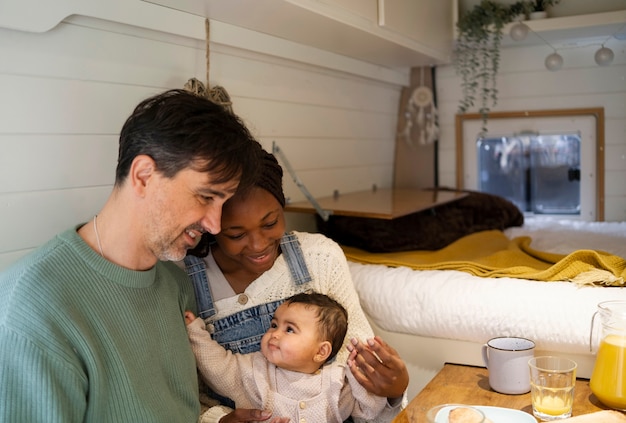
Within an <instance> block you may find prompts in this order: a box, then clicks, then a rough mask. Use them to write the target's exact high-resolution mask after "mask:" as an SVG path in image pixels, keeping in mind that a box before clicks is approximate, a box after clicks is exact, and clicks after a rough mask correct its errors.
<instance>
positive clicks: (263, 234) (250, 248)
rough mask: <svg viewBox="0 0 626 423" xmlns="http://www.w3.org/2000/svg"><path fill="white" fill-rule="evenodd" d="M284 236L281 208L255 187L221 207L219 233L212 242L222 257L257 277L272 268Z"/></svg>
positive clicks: (274, 200)
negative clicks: (214, 242)
mask: <svg viewBox="0 0 626 423" xmlns="http://www.w3.org/2000/svg"><path fill="white" fill-rule="evenodd" d="M284 233H285V215H284V212H283V208H282V206H281V205H280V203H279V202H278V200H276V198H275V197H274V196H273V195H272V194H270V193H269V192H268V191H266V190H264V189H262V188H258V187H254V188H252V189H251V190H250V191H249V192H247V193H246V195H245V197H244V196H240V195H236V196H235V197H232V198H231V199H230V200H229V201H227V202H226V203H225V204H224V207H223V210H222V231H221V232H220V233H219V234H218V235H216V236H215V239H216V241H217V244H218V246H219V249H220V250H221V253H223V255H224V256H225V258H227V259H228V260H230V261H231V262H235V264H237V265H238V266H239V267H241V268H243V269H245V270H247V271H249V272H251V273H253V274H254V275H256V276H259V275H261V274H262V273H264V272H266V271H267V270H269V269H270V268H271V267H272V266H273V265H274V262H275V261H276V258H277V257H278V254H279V245H280V239H281V238H282V236H283V234H284ZM229 264H231V265H232V264H233V263H229ZM220 267H222V265H221V264H220ZM222 270H225V269H222Z"/></svg>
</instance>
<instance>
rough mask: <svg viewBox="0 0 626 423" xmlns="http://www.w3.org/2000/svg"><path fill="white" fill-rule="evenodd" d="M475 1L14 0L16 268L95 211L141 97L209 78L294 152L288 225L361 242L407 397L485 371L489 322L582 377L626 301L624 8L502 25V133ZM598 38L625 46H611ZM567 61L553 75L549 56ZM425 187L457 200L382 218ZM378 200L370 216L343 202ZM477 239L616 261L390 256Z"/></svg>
mask: <svg viewBox="0 0 626 423" xmlns="http://www.w3.org/2000/svg"><path fill="white" fill-rule="evenodd" d="M500 3H503V4H511V3H513V1H510V0H500ZM479 4H480V1H479V0H422V1H414V0H228V1H226V0H107V1H101V0H3V1H2V2H0V54H1V56H0V57H1V59H0V91H1V92H2V95H1V96H0V112H1V116H2V117H1V118H0V148H1V151H2V154H0V181H1V183H0V234H1V236H0V271H1V270H3V269H6V268H8V267H9V266H10V265H11V264H12V263H13V262H15V261H16V260H18V259H20V258H21V257H23V256H25V255H27V254H28V253H30V252H31V251H33V250H34V249H36V248H37V247H38V246H40V245H41V244H42V243H43V242H45V241H46V240H48V239H49V238H51V237H52V236H54V235H55V234H57V233H59V232H61V231H63V230H65V229H67V228H69V227H71V226H72V225H75V224H77V222H86V221H88V220H89V219H91V218H92V217H93V216H94V214H95V213H96V211H97V210H98V209H99V207H101V206H102V204H103V203H104V201H105V199H106V198H107V196H108V195H109V194H110V192H111V188H112V185H113V180H114V172H113V169H114V168H115V165H116V160H117V147H118V144H117V141H118V136H119V130H120V128H121V127H122V124H123V122H124V120H125V118H126V117H127V116H128V115H129V114H130V112H131V111H132V108H133V107H134V106H135V105H136V104H137V103H138V102H139V101H140V100H141V99H144V98H146V97H148V96H150V95H153V94H155V93H157V92H159V91H163V90H166V89H169V88H183V86H184V85H185V83H186V82H187V81H188V80H189V79H190V78H197V79H198V80H200V81H203V82H205V83H206V84H207V86H210V87H213V86H221V87H224V88H225V89H226V90H228V93H229V95H230V98H231V100H232V106H233V110H234V112H235V113H236V114H237V115H239V116H240V117H241V118H242V119H243V121H244V122H245V123H246V125H247V126H248V127H249V128H250V130H251V132H252V133H253V134H254V136H255V137H256V138H257V139H258V140H259V141H260V142H261V144H262V145H263V147H264V149H266V150H267V151H273V149H275V148H276V147H278V148H279V149H280V151H281V156H280V157H279V162H280V163H281V165H282V166H283V168H285V170H286V171H285V176H284V189H285V193H286V195H287V197H288V204H287V212H288V213H287V219H288V222H287V223H288V229H293V230H298V231H310V232H318V231H319V232H325V233H326V234H328V235H329V236H331V237H333V238H335V239H336V240H337V241H338V242H339V243H340V244H341V245H342V246H343V247H344V248H345V251H346V254H347V256H348V258H349V259H350V270H351V272H352V277H353V279H354V283H355V286H356V288H357V291H358V293H359V296H360V299H361V303H362V306H363V308H364V310H365V311H366V313H367V315H368V318H369V319H370V320H371V323H372V326H373V328H374V329H375V332H377V333H378V334H380V335H381V336H382V338H383V339H385V340H386V341H387V342H388V343H389V344H391V345H392V346H393V347H394V348H396V349H397V350H398V352H399V353H400V355H401V356H402V358H403V359H404V360H405V361H406V363H407V366H408V368H409V372H410V376H411V380H410V385H409V389H408V397H409V398H412V397H414V396H415V395H416V394H417V393H418V392H419V391H420V390H421V389H422V388H423V387H424V386H425V385H426V384H427V383H428V381H429V380H430V379H431V378H432V377H433V376H434V375H435V374H436V373H437V372H438V371H439V370H440V369H441V368H442V366H443V364H444V363H446V362H453V363H460V364H471V365H478V366H484V364H483V361H482V358H481V355H480V350H481V345H482V344H484V343H485V342H486V341H487V340H488V339H490V338H492V337H494V336H504V335H511V336H523V337H527V338H530V339H532V340H534V341H535V342H536V344H537V350H538V351H541V352H546V353H551V354H557V355H563V356H569V357H573V358H574V359H575V360H576V361H577V362H578V363H579V376H580V377H587V378H588V377H589V376H590V373H591V369H592V367H593V362H594V354H595V352H594V351H593V350H592V351H590V349H589V343H590V333H591V331H592V326H591V320H592V317H593V314H594V312H595V311H596V307H597V304H598V303H599V302H601V301H603V300H608V299H613V300H616V299H622V300H626V288H624V287H623V286H624V279H623V276H624V265H623V262H624V258H626V249H625V246H626V184H625V183H624V181H626V3H625V2H624V0H595V1H588V0H562V1H561V2H559V3H558V4H557V5H554V6H553V7H552V8H551V9H550V10H549V16H548V17H547V18H545V19H541V20H530V19H527V18H526V17H520V20H521V21H522V22H524V23H525V24H526V25H527V27H528V28H529V31H528V33H527V34H526V37H525V38H524V39H523V40H518V41H516V40H515V39H513V38H512V36H511V35H510V33H509V31H510V30H511V28H512V26H513V23H510V24H508V25H507V26H506V27H505V28H504V34H503V37H502V43H501V49H500V53H499V54H500V63H499V71H498V74H497V90H498V101H497V104H496V105H494V106H493V107H491V110H490V115H489V119H488V120H487V131H486V132H485V131H484V128H483V125H484V121H483V115H482V113H481V111H480V110H479V107H478V106H474V107H473V108H470V109H469V110H468V111H467V112H466V113H464V114H459V113H458V107H459V101H460V100H461V98H462V95H463V87H462V84H461V77H460V75H458V74H457V69H456V68H455V62H454V60H455V51H454V47H455V43H456V42H457V38H456V27H455V24H456V22H457V21H458V19H459V17H460V16H463V14H464V13H467V11H469V10H471V8H473V7H474V6H476V5H479ZM603 48H606V49H610V51H611V53H612V55H611V56H610V57H609V56H608V53H607V51H606V50H603V52H602V54H603V56H602V57H601V58H600V59H597V57H596V56H597V52H598V50H600V49H603ZM553 53H558V55H559V57H560V62H559V67H558V69H555V66H554V63H553V62H549V63H546V59H547V57H548V56H550V55H551V54H553ZM609 59H610V60H609ZM551 68H552V69H551ZM287 165H288V166H289V168H290V169H289V170H290V171H287ZM303 187H304V188H305V189H303ZM395 190H397V191H395ZM411 191H414V192H418V193H420V194H423V193H424V192H428V193H433V192H437V191H441V192H444V191H446V192H448V193H449V192H455V193H457V194H459V193H460V194H462V195H458V198H455V199H454V201H450V202H447V201H446V202H445V204H440V203H438V202H437V201H433V200H432V199H431V200H429V201H430V202H428V203H426V204H420V205H419V206H418V207H414V208H413V209H411V210H408V211H406V212H404V213H403V215H402V216H393V218H389V217H388V216H387V217H383V218H380V217H376V216H374V217H372V215H371V213H373V212H374V211H375V209H376V206H381V205H383V206H384V205H385V204H386V203H384V204H383V202H384V201H391V200H389V199H390V198H391V199H393V198H394V196H393V195H391V196H388V197H385V198H386V199H382V197H381V195H382V193H385V192H387V193H388V192H392V193H393V192H398V193H400V192H404V193H406V192H411ZM364 192H365V193H368V195H366V196H365V197H361V198H362V199H361V203H360V204H359V207H365V209H364V210H363V211H362V212H360V213H356V214H355V213H345V214H343V215H342V213H340V210H339V208H338V207H337V208H335V207H334V206H333V203H332V201H333V199H334V200H337V199H344V198H348V199H349V198H350V197H349V196H350V195H353V194H355V193H364ZM377 193H378V195H379V196H377ZM479 194H484V195H486V196H488V198H489V200H484V198H487V197H477V196H478V195H479ZM407 195H410V194H407ZM430 197H432V195H429V198H430ZM477 198H478V200H477ZM405 199H406V198H405ZM399 200H400V201H402V200H403V199H402V198H399ZM320 201H321V203H322V204H324V206H323V207H322V209H323V210H325V211H327V212H328V215H326V216H325V218H326V219H323V218H321V217H320V214H319V213H318V210H316V208H315V205H316V204H319V203H318V202H320ZM324 201H330V203H329V202H324ZM307 204H308V206H306V205H307ZM468 204H471V206H469V205H468ZM297 205H300V206H303V207H296V206H297ZM389 207H391V211H392V213H393V207H394V206H393V204H391V205H390V206H389ZM511 207H513V209H512V208H511ZM329 216H330V219H328V217H329ZM339 218H343V219H344V220H340V219H339ZM359 219H363V220H359ZM399 219H405V220H399ZM446 219H448V220H446ZM398 222H404V223H402V227H401V228H399V227H398V226H395V227H394V224H397V223H398ZM426 222H428V223H426ZM330 224H334V225H335V226H334V227H332V228H330V226H329V225H330ZM453 230H454V231H453ZM447 231H449V232H447ZM364 233H365V235H364ZM477 234H488V235H489V236H492V238H487V239H488V240H487V241H485V239H484V238H483V239H481V240H479V241H478V243H481V242H482V243H483V244H485V243H490V242H492V241H493V242H494V243H497V242H506V243H507V246H508V245H512V244H515V245H517V246H519V245H522V244H524V242H522V241H523V240H524V239H526V240H529V242H530V244H529V245H530V247H531V249H533V250H536V251H540V252H549V253H554V254H558V255H562V256H563V257H564V258H567V257H570V256H571V254H583V253H581V251H587V252H589V253H584V254H591V252H597V251H601V252H604V253H606V254H607V255H610V256H612V257H614V256H616V257H618V258H619V257H621V258H622V260H621V263H622V264H621V266H622V267H621V270H619V260H618V261H617V263H618V265H617V266H616V269H617V270H615V271H614V272H613V273H612V274H610V275H608V274H607V273H605V274H604V276H602V277H600V278H599V279H595V280H592V281H591V283H589V284H578V283H575V282H572V280H573V279H575V276H576V275H568V276H567V277H562V278H560V279H559V278H557V279H551V281H550V282H545V281H544V280H542V279H541V278H534V277H527V276H529V275H527V274H524V275H522V276H519V275H518V276H517V277H516V276H515V275H512V274H505V273H500V274H499V277H484V276H481V275H477V274H472V273H468V272H466V271H462V270H459V269H455V268H449V267H445V266H442V265H441V264H442V261H441V260H440V261H439V262H438V261H436V260H435V261H433V262H432V263H430V267H428V268H427V267H424V266H423V265H422V267H420V266H418V265H415V263H414V262H413V261H412V260H413V259H412V258H409V259H407V260H405V261H401V260H400V259H397V257H396V256H389V254H392V255H393V254H400V253H406V252H407V251H419V252H422V253H423V252H424V251H426V252H433V251H439V249H441V248H443V247H451V248H452V247H454V246H456V245H458V242H461V243H463V242H469V241H468V236H469V237H471V236H472V235H475V236H476V235H477ZM429 236H432V237H433V238H435V237H438V239H441V237H442V236H443V237H446V242H445V243H444V244H445V245H443V246H442V245H441V244H437V245H436V246H433V244H432V243H431V244H430V245H427V244H429V241H430V239H429V238H428V237H429ZM500 236H502V237H504V238H500ZM493 237H495V238H493ZM407 238H409V239H408V240H407ZM355 240H357V241H355ZM520 240H522V241H520ZM417 241H419V242H420V243H421V244H420V245H421V248H417V247H415V246H414V243H415V242H417ZM400 244H402V245H400ZM409 244H410V245H411V247H410V248H409V247H407V245H409ZM374 245H376V247H375V246H374ZM381 245H384V248H381V247H380V246H381ZM460 245H461V246H465V247H463V248H465V249H470V250H472V251H474V249H476V248H478V247H477V246H476V245H478V244H460ZM468 245H469V246H468ZM459 248H461V247H459ZM491 253H493V251H491V252H489V253H486V254H491ZM390 257H391V258H390ZM404 258H406V257H404ZM404 258H403V260H404ZM392 259H393V260H396V259H397V260H396V261H395V262H393V263H391V261H392ZM433 260H434V259H433ZM449 261H453V260H451V259H448V258H446V259H444V260H443V262H446V263H447V262H449ZM610 270H611V269H603V271H605V272H608V273H610ZM620 272H622V273H621V274H620ZM475 273H477V272H475Z"/></svg>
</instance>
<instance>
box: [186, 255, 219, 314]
mask: <svg viewBox="0 0 626 423" xmlns="http://www.w3.org/2000/svg"><path fill="white" fill-rule="evenodd" d="M184 261H185V270H186V271H187V275H188V276H189V278H190V279H191V282H192V283H193V289H194V291H195V293H196V305H197V306H198V317H201V318H202V319H203V320H205V319H207V318H209V317H211V316H213V315H214V314H215V306H214V305H213V297H212V296H211V288H209V280H208V278H207V277H206V264H205V263H204V260H202V259H201V258H199V257H196V256H186V257H185V260H184Z"/></svg>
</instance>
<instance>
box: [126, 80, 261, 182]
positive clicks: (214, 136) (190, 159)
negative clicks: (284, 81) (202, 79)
mask: <svg viewBox="0 0 626 423" xmlns="http://www.w3.org/2000/svg"><path fill="white" fill-rule="evenodd" d="M260 151H262V148H261V146H260V144H259V143H258V142H257V141H256V140H255V139H254V137H253V136H252V135H251V134H250V132H249V131H248V129H247V128H246V126H245V125H244V124H243V122H242V121H241V120H240V119H239V118H238V117H237V116H235V115H234V114H232V113H230V112H229V111H227V110H226V109H225V108H224V107H223V106H221V105H219V104H216V103H214V102H212V101H210V100H208V99H206V98H203V97H200V96H198V95H195V94H192V93H190V92H188V91H185V90H179V89H175V90H169V91H166V92H164V93H162V94H159V95H156V96H154V97H150V98H148V99H146V100H144V101H142V102H141V103H139V105H137V107H136V108H135V110H134V111H133V113H132V114H131V115H130V117H129V118H128V119H127V120H126V123H124V126H123V127H122V131H121V133H120V142H119V155H118V162H117V169H116V171H115V185H116V186H119V185H121V184H122V183H123V182H124V181H125V179H126V177H127V176H128V173H129V171H130V165H131V163H132V161H133V160H134V159H135V157H137V156H138V155H141V154H145V155H147V156H150V157H151V158H152V159H153V160H154V162H155V163H156V167H157V170H158V171H159V172H160V173H161V174H163V175H164V176H165V177H167V178H172V177H174V176H175V175H176V174H177V173H178V172H179V171H181V170H183V169H186V168H192V169H194V170H197V171H199V172H207V173H210V174H211V176H212V177H213V179H212V181H213V182H215V183H224V182H228V181H231V180H233V179H236V178H239V179H240V183H239V184H240V187H242V188H245V187H246V186H248V185H249V184H251V183H252V181H254V180H256V179H257V175H258V165H259V154H260Z"/></svg>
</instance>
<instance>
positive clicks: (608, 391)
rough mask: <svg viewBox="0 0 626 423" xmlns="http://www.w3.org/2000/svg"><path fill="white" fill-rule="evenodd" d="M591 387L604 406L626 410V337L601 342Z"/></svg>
mask: <svg viewBox="0 0 626 423" xmlns="http://www.w3.org/2000/svg"><path fill="white" fill-rule="evenodd" d="M589 387H590V388H591V392H593V393H594V395H595V396H596V397H598V399H599V400H600V401H602V403H603V404H605V405H608V406H609V407H611V408H616V409H620V410H624V409H626V336H621V335H613V334H612V335H607V336H606V337H605V338H604V339H603V340H602V342H600V348H599V349H598V356H597V357H596V363H595V366H594V368H593V373H592V374H591V381H590V383H589Z"/></svg>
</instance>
